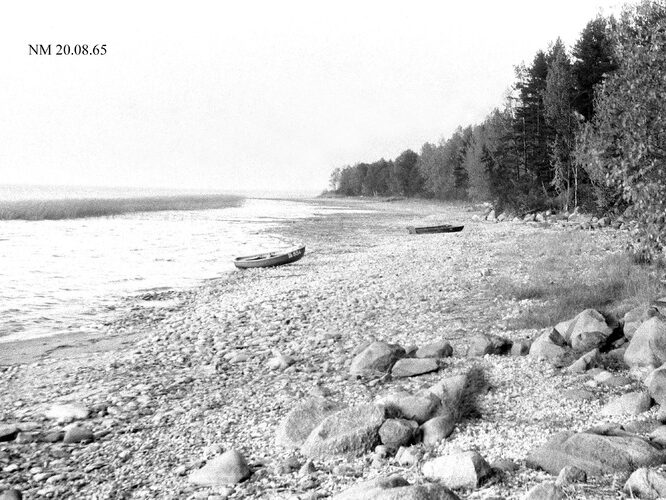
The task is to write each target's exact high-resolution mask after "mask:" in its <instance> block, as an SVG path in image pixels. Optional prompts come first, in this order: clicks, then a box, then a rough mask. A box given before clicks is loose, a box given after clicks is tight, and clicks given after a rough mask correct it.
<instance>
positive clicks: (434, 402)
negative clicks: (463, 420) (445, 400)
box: [377, 391, 442, 424]
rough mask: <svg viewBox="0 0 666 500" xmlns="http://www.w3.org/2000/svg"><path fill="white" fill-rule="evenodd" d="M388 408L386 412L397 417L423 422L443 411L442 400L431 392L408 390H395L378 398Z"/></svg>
mask: <svg viewBox="0 0 666 500" xmlns="http://www.w3.org/2000/svg"><path fill="white" fill-rule="evenodd" d="M377 404H379V405H381V406H383V407H384V408H386V413H387V414H388V415H390V416H392V417H396V418H406V419H407V420H415V421H416V422H418V423H419V424H422V423H423V422H425V421H426V420H429V419H430V418H432V417H433V416H434V415H436V414H437V413H439V412H440V411H441V407H442V402H441V400H440V399H439V398H438V397H437V396H435V395H434V394H431V393H424V394H415V395H411V394H409V393H407V392H403V391H400V392H394V393H391V394H389V395H388V396H384V397H382V398H379V399H378V400H377Z"/></svg>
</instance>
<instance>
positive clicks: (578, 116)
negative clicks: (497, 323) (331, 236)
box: [331, 0, 666, 260]
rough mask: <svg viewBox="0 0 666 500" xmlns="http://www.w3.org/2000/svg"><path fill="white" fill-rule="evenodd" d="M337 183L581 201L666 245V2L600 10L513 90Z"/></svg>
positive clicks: (530, 200)
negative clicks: (468, 119) (476, 118)
mask: <svg viewBox="0 0 666 500" xmlns="http://www.w3.org/2000/svg"><path fill="white" fill-rule="evenodd" d="M331 188H332V190H333V191H335V192H337V193H340V194H344V195H349V196H359V195H363V196H376V195H379V196H387V195H393V196H394V195H399V196H421V197H429V198H436V199H441V200H454V199H471V200H479V201H486V200H488V201H492V202H493V203H494V205H495V206H496V208H498V209H500V210H509V211H513V212H515V213H518V214H520V213H526V212H531V211H536V210H541V209H545V208H557V209H561V210H572V209H573V208H574V207H582V208H583V209H585V210H588V211H590V210H593V211H598V212H603V213H609V212H616V213H623V214H625V215H627V216H629V217H632V218H633V220H635V221H636V222H637V231H636V237H635V240H634V241H635V248H634V249H635V251H636V253H637V254H638V255H640V256H641V258H643V259H645V260H652V259H653V258H654V257H656V256H657V255H661V253H662V251H663V248H664V246H666V4H665V0H643V1H642V3H640V4H638V5H633V6H626V7H625V8H624V10H623V12H622V14H621V16H620V18H619V19H616V18H614V17H612V16H611V17H607V18H606V17H603V16H598V17H597V18H595V19H593V20H592V21H590V22H589V23H588V24H587V26H586V27H585V28H584V29H583V31H582V33H581V35H580V37H579V39H578V40H577V42H576V43H575V44H574V46H573V47H571V48H570V49H567V48H566V47H565V46H564V44H563V43H562V41H561V40H559V39H558V40H555V41H554V42H553V43H552V44H551V45H550V46H549V47H548V48H547V50H542V51H538V52H537V53H536V55H535V56H534V59H533V60H532V61H531V63H530V64H527V65H526V64H522V65H520V66H518V67H517V68H516V79H515V82H514V84H513V86H512V90H511V92H510V93H509V95H508V97H507V99H506V101H505V102H504V103H503V104H502V106H499V107H498V108H496V109H495V110H493V111H492V112H491V113H490V114H489V115H488V116H487V117H486V119H485V120H484V121H483V122H482V123H480V124H475V125H469V126H466V127H464V128H463V127H462V126H461V127H458V129H457V130H456V131H455V132H454V133H453V134H452V135H451V136H450V137H448V138H444V139H442V140H440V141H439V142H438V143H436V144H433V143H425V144H424V145H423V146H422V147H421V151H420V152H419V154H417V153H415V152H414V151H411V150H407V151H405V152H403V153H402V154H400V156H398V157H397V158H395V159H394V160H385V159H381V160H379V161H376V162H374V163H359V164H356V165H353V166H345V167H343V168H337V169H335V170H334V172H333V173H332V175H331Z"/></svg>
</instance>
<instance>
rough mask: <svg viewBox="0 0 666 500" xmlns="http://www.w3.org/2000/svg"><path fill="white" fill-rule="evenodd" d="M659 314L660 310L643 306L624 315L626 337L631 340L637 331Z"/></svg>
mask: <svg viewBox="0 0 666 500" xmlns="http://www.w3.org/2000/svg"><path fill="white" fill-rule="evenodd" d="M658 314H659V309H658V308H657V307H655V306H649V305H642V306H638V307H634V308H633V309H631V310H630V311H627V312H626V313H625V315H624V327H623V330H624V336H625V337H627V338H628V339H630V340H631V338H632V337H633V336H634V333H636V330H638V328H639V327H640V326H641V325H642V324H643V323H645V322H646V321H647V320H648V319H650V318H652V317H653V316H657V315H658Z"/></svg>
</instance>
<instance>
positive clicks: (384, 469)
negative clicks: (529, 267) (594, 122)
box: [0, 199, 655, 500]
mask: <svg viewBox="0 0 666 500" xmlns="http://www.w3.org/2000/svg"><path fill="white" fill-rule="evenodd" d="M308 202H309V203H316V204H321V205H322V206H327V205H336V206H341V205H343V206H345V207H348V208H350V209H358V210H354V211H352V212H350V213H345V212H339V213H333V214H331V215H327V216H325V217H315V218H309V219H302V220H295V221H293V222H291V223H287V224H283V225H282V226H281V227H280V228H279V231H280V233H281V236H282V237H283V238H285V239H289V240H292V241H295V242H303V243H305V245H306V254H305V257H304V258H303V259H301V260H299V261H298V262H296V263H294V264H291V265H287V266H282V267H275V268H267V269H253V270H247V271H240V270H239V271H235V272H232V273H230V274H229V275H227V276H225V277H223V278H219V279H215V280H210V281H208V282H206V283H204V284H203V285H201V286H198V287H196V288H192V289H188V290H185V291H172V290H166V291H158V292H152V293H147V294H145V295H143V296H141V297H134V298H131V299H130V298H128V299H127V300H126V301H124V302H123V303H121V304H119V305H118V308H117V311H118V312H119V314H118V316H119V317H118V319H116V320H114V321H113V322H112V323H111V324H109V325H106V326H105V328H104V329H103V333H101V334H99V335H98V336H86V337H82V338H78V339H77V338H72V339H67V340H63V339H47V340H44V342H45V343H46V344H42V343H41V341H40V342H38V343H35V344H34V345H32V346H31V345H30V344H21V343H20V342H19V343H16V344H14V345H11V346H10V345H4V347H3V344H0V349H5V354H4V355H3V356H2V357H0V362H1V363H2V364H1V365H0V394H1V395H2V397H1V398H0V428H2V427H3V426H4V427H5V428H8V427H10V426H12V427H13V428H15V429H16V431H17V432H18V435H17V436H13V437H12V440H11V441H5V442H0V492H2V491H3V490H10V489H13V490H17V491H20V492H21V493H22V495H23V498H54V499H55V498H57V499H60V498H77V499H84V498H85V499H88V498H90V499H125V498H128V499H129V498H161V499H166V498H169V499H209V500H213V499H224V498H234V499H235V498H239V499H240V498H247V499H255V498H256V499H259V498H268V499H272V498H275V499H278V498H280V499H282V498H290V499H315V498H329V497H332V496H334V495H336V494H339V493H340V492H341V491H344V490H345V489H347V488H349V487H350V486H352V485H354V484H356V483H358V482H360V481H364V480H368V479H373V478H376V477H383V476H387V475H391V474H400V475H401V476H402V477H403V478H405V479H406V480H407V481H409V482H412V483H413V482H417V483H418V482H422V481H424V478H423V475H422V473H421V469H420V463H422V462H423V461H427V460H428V459H429V458H434V457H438V456H443V455H447V454H450V453H454V452H456V451H459V450H460V451H467V450H475V451H478V452H479V453H480V454H481V455H482V456H483V457H484V458H485V459H486V460H487V461H488V462H489V463H497V462H499V461H505V462H506V461H509V462H512V463H514V464H515V470H514V471H512V472H510V473H503V474H502V475H498V476H497V477H496V478H495V479H494V480H492V481H489V482H487V483H485V484H483V485H482V486H480V487H478V488H475V489H470V490H462V491H457V493H458V494H459V496H460V498H469V499H491V498H507V499H512V498H522V497H523V496H524V495H525V493H526V492H527V491H528V490H529V489H530V488H531V487H533V486H534V485H536V484H539V483H541V482H542V481H544V480H547V479H549V478H550V479H552V476H550V475H549V474H548V473H546V472H543V471H537V470H534V469H531V468H528V467H526V465H525V458H526V456H527V455H528V454H529V452H530V450H532V449H533V448H534V447H535V446H539V445H541V444H543V443H544V442H546V440H547V439H548V438H549V437H550V436H551V435H552V434H553V433H554V432H557V431H560V430H563V429H566V430H574V431H582V430H584V429H587V428H590V427H593V426H595V425H601V424H604V423H607V422H608V421H609V420H608V417H607V416H603V415H602V414H601V412H600V409H601V408H602V406H603V405H604V404H605V403H606V402H607V401H608V400H609V399H611V398H613V397H614V396H616V395H619V394H621V393H622V392H626V391H627V390H629V389H628V388H627V387H626V386H625V387H623V388H622V389H620V388H618V387H612V386H600V385H595V384H594V383H590V381H589V377H587V376H586V375H584V374H575V373H569V372H565V371H562V370H558V369H557V368H556V367H554V366H553V365H552V364H549V363H545V362H543V361H540V360H538V359H535V358H533V357H529V356H493V355H486V356H483V357H480V358H475V359H471V358H469V357H467V356H466V355H465V353H466V350H467V347H468V345H469V342H470V339H471V338H472V337H473V336H474V335H475V334H479V333H484V334H497V335H501V336H503V337H505V338H508V339H511V340H513V341H519V340H531V339H534V338H535V337H536V336H537V335H538V334H540V333H541V332H542V331H541V330H512V329H510V328H509V325H510V320H511V318H513V317H515V316H517V315H518V314H520V313H521V311H522V310H524V309H525V308H527V307H530V303H529V301H516V300H513V299H511V298H510V297H503V296H501V295H498V292H497V290H498V283H501V282H502V280H506V279H514V278H515V277H516V276H517V275H520V274H521V273H523V272H524V271H525V270H524V266H525V264H526V262H525V260H524V257H523V256H522V255H521V253H520V252H521V251H520V248H521V246H524V245H529V242H530V240H531V239H532V238H536V237H538V236H539V235H543V234H544V233H548V235H549V237H550V238H551V239H552V240H553V241H556V240H557V238H563V239H566V238H572V237H576V238H582V239H583V240H584V241H583V243H582V244H585V245H589V247H590V248H595V249H598V251H599V254H600V255H602V254H605V253H608V252H616V251H620V250H621V248H622V247H623V243H624V242H623V237H622V234H621V233H620V232H617V231H614V230H611V229H609V230H604V231H592V232H581V231H576V230H575V229H572V228H568V227H564V226H559V225H552V226H548V227H545V226H544V225H542V224H536V223H535V224H526V223H522V222H515V223H513V222H505V223H501V224H495V223H489V222H486V221H482V220H476V219H475V220H473V216H474V215H476V216H477V219H480V217H479V216H480V215H482V214H483V211H482V209H481V208H479V207H471V206H465V205H442V204H436V203H428V202H424V201H408V200H398V201H393V202H391V201H385V200H384V201H374V200H363V199H362V200H345V199H334V200H326V199H318V200H309V201H308ZM437 223H459V224H465V229H464V230H463V231H462V232H460V233H452V234H432V235H412V234H408V232H407V229H406V227H407V226H409V225H414V224H422V225H435V224H437ZM271 230H272V231H275V229H271ZM572 235H573V236H572ZM530 264H534V263H533V262H531V263H530ZM544 265H547V263H545V264H544ZM581 272H584V271H581ZM371 340H381V341H386V342H389V343H392V344H399V345H400V346H403V347H405V348H406V349H407V348H409V347H411V346H416V347H418V346H422V345H425V344H428V343H432V342H435V341H439V340H446V341H448V342H449V343H450V344H451V346H452V347H453V356H452V357H449V358H445V359H443V360H441V361H440V365H439V369H438V370H437V371H434V372H431V373H427V374H424V375H420V376H414V377H406V378H400V379H395V378H394V379H391V378H390V377H389V378H386V377H383V378H376V379H372V380H368V379H362V378H358V377H354V376H351V375H350V372H349V366H350V363H351V360H352V359H353V357H354V355H355V354H357V352H358V349H359V347H360V346H362V345H363V344H364V343H367V342H368V341H371ZM38 344H39V345H38ZM7 353H11V354H10V355H8V354H7ZM470 366H478V367H481V368H483V369H484V370H485V371H486V373H487V376H488V380H489V391H488V392H487V394H485V395H484V396H483V397H482V399H481V400H480V415H479V416H478V417H476V418H471V419H467V420H465V421H463V422H461V423H460V424H459V425H458V426H457V428H456V429H455V430H454V432H453V434H451V436H449V437H448V438H447V439H445V440H443V441H442V442H440V443H439V444H437V445H435V446H429V447H421V448H420V450H421V453H422V457H421V462H419V463H416V464H415V465H401V464H400V463H398V461H397V460H395V459H394V457H392V456H385V457H380V456H378V455H376V454H373V453H368V454H365V455H362V456H356V457H348V456H344V457H343V456H340V457H334V456H332V457H326V458H320V459H314V460H311V461H310V460H308V459H307V458H306V457H303V456H302V455H301V454H299V452H298V451H294V450H289V449H286V448H284V447H283V446H281V445H280V444H279V443H277V442H276V438H275V436H276V430H277V428H278V427H279V425H280V422H281V420H282V419H283V418H284V417H285V415H286V414H287V413H288V412H289V410H290V409H291V408H293V407H294V405H296V404H297V403H298V402H300V401H302V400H304V399H305V398H308V397H312V396H316V397H323V398H326V399H328V400H330V401H332V402H335V403H336V404H339V405H341V406H346V407H349V406H353V405H358V404H364V403H370V402H372V401H374V400H375V399H376V398H377V397H380V396H381V395H382V394H386V393H387V392H390V391H396V390H404V391H408V392H414V391H418V390H419V389H421V388H423V387H426V386H430V385H432V384H434V383H436V382H437V381H438V380H439V379H441V378H442V377H443V376H450V375H455V374H458V373H462V372H463V371H464V370H466V369H468V368H469V367H470ZM629 384H633V385H634V386H635V387H639V384H640V383H639V382H638V381H633V382H632V381H629ZM581 388H587V389H588V390H590V391H591V392H592V393H593V394H594V398H592V399H591V400H582V399H575V398H574V399H567V398H564V397H562V394H563V393H564V392H566V391H568V390H571V389H581ZM58 405H60V406H58ZM67 405H70V406H69V407H68V406H67ZM54 406H55V407H59V408H70V409H71V408H75V409H78V410H80V411H81V412H82V414H81V415H76V416H72V415H71V414H68V415H64V416H63V415H58V414H55V415H54V414H53V413H52V411H53V408H54ZM654 413H655V410H654V409H653V410H650V411H649V412H646V413H643V414H641V415H640V416H636V417H632V419H633V420H636V421H647V420H649V419H650V418H652V417H653V416H654V415H653V414H654ZM629 420H631V419H629ZM72 421H75V422H78V424H77V425H79V429H80V430H81V431H82V432H87V433H88V434H87V437H86V439H82V440H80V441H81V442H74V443H65V442H63V441H62V435H63V433H66V432H67V430H68V429H67V426H68V425H71V422H72ZM626 422H627V419H624V420H623V421H622V423H626ZM228 450H237V451H238V452H240V453H241V454H242V456H243V457H244V458H245V460H246V461H247V464H248V466H249V469H250V470H251V475H250V476H249V478H247V479H246V480H244V481H242V482H238V483H236V484H228V485H224V486H220V485H217V486H202V485H200V484H196V482H193V481H191V480H190V477H191V475H192V473H193V472H194V471H197V470H198V469H200V468H201V467H202V466H203V465H205V464H206V463H207V461H209V460H210V459H211V458H213V457H215V456H217V455H220V454H221V453H223V452H225V451H228ZM624 480H626V477H620V476H618V477H612V476H604V477H600V478H590V479H589V480H588V481H587V482H585V483H583V484H576V485H571V486H567V489H566V492H567V494H569V495H570V497H571V498H617V497H618V491H619V488H621V486H622V484H624Z"/></svg>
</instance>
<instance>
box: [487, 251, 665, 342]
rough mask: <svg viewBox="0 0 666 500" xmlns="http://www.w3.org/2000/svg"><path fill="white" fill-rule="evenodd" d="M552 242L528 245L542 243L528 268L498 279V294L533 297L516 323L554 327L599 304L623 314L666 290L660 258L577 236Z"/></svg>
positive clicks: (613, 313) (615, 314)
mask: <svg viewBox="0 0 666 500" xmlns="http://www.w3.org/2000/svg"><path fill="white" fill-rule="evenodd" d="M550 243H552V242H544V244H543V245H538V246H536V247H535V246H526V247H525V248H524V250H526V251H527V252H529V251H530V248H538V253H536V254H535V255H532V256H530V258H529V259H527V260H528V261H529V262H530V265H529V266H525V265H524V264H523V269H524V270H525V271H527V272H526V274H525V275H523V276H522V277H521V276H512V277H510V278H505V279H503V280H500V282H499V283H498V288H497V289H496V290H495V293H497V294H498V295H501V296H503V297H505V298H512V299H515V300H519V301H525V300H527V301H530V303H528V304H523V305H522V307H521V311H520V314H519V315H518V316H517V317H514V318H512V319H511V320H510V322H509V326H510V327H511V328H515V329H523V328H525V329H527V328H548V327H552V326H554V325H555V324H557V323H559V322H560V321H564V320H568V319H571V318H573V317H574V316H576V315H577V314H578V313H580V312H581V311H582V310H583V309H596V310H598V311H599V312H601V313H602V314H604V315H606V316H607V317H608V318H615V319H619V318H620V317H622V316H623V315H624V313H625V312H627V311H628V310H629V309H631V308H632V307H635V306H637V305H640V304H645V303H650V302H651V301H653V300H655V299H656V298H658V297H659V296H660V295H663V294H664V287H663V284H662V282H661V276H662V275H663V270H664V269H663V265H661V264H653V265H646V264H640V263H637V262H636V261H635V260H634V259H633V258H632V256H631V255H629V254H627V253H618V252H616V253H612V252H611V251H610V250H608V249H604V248H598V247H589V248H588V247H586V244H588V243H587V242H585V241H582V240H579V239H576V238H572V239H571V241H569V242H562V240H561V239H560V240H559V241H557V244H550ZM592 244H593V242H592ZM520 278H522V279H520Z"/></svg>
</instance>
